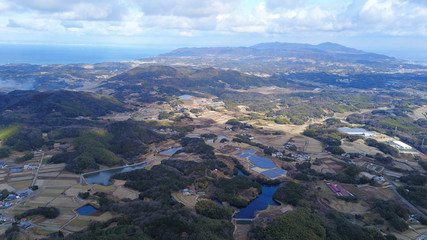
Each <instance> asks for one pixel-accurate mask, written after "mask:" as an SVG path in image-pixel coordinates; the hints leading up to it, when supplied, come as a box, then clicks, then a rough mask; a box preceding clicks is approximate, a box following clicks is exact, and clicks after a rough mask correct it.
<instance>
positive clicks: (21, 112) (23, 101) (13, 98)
mask: <svg viewBox="0 0 427 240" xmlns="http://www.w3.org/2000/svg"><path fill="white" fill-rule="evenodd" d="M124 110H125V108H124V107H123V104H122V103H121V102H120V101H118V100H116V99H114V98H112V97H109V96H104V95H99V94H95V93H89V92H77V91H65V90H59V91H46V92H38V91H13V92H10V93H8V94H0V114H1V115H4V113H5V112H9V114H7V116H9V117H10V116H13V115H14V114H10V112H12V113H15V114H16V115H17V116H19V118H18V119H16V121H20V120H23V119H34V120H35V118H38V119H44V118H46V117H55V118H61V117H68V118H73V117H78V116H85V117H99V116H103V115H106V114H108V113H111V112H122V111H124ZM3 120H5V119H3Z"/></svg>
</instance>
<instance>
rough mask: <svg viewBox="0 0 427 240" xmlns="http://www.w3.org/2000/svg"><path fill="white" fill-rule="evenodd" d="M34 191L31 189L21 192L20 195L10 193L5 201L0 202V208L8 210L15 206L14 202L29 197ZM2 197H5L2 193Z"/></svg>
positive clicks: (0, 195)
mask: <svg viewBox="0 0 427 240" xmlns="http://www.w3.org/2000/svg"><path fill="white" fill-rule="evenodd" d="M32 192H33V191H32V190H31V189H28V190H25V191H21V192H18V193H16V194H15V193H10V194H9V195H8V196H7V197H6V198H4V199H3V201H2V202H0V208H8V207H10V206H12V205H13V202H12V201H14V200H17V199H20V198H24V197H27V196H28V195H30V194H31V193H32ZM0 197H3V195H2V194H1V193H0Z"/></svg>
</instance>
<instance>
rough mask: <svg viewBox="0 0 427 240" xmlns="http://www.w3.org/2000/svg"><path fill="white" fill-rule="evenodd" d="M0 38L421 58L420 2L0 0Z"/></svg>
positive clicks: (426, 56)
mask: <svg viewBox="0 0 427 240" xmlns="http://www.w3.org/2000/svg"><path fill="white" fill-rule="evenodd" d="M0 36H1V39H0V43H13V44H46V45H63V44H64V45H95V46H132V47H144V48H158V49H175V48H178V47H204V46H212V47H214V46H250V45H253V44H257V43H260V42H273V41H279V42H298V43H311V44H319V43H322V42H335V43H339V44H343V45H345V46H349V47H354V48H358V49H362V50H365V51H371V52H376V53H383V54H387V55H391V56H395V57H399V58H404V59H410V60H425V61H427V44H426V43H427V0H0Z"/></svg>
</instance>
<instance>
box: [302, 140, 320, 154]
mask: <svg viewBox="0 0 427 240" xmlns="http://www.w3.org/2000/svg"><path fill="white" fill-rule="evenodd" d="M305 138H306V139H307V147H306V148H305V152H306V153H322V152H323V147H322V143H321V142H320V141H318V140H316V139H313V138H308V137H305Z"/></svg>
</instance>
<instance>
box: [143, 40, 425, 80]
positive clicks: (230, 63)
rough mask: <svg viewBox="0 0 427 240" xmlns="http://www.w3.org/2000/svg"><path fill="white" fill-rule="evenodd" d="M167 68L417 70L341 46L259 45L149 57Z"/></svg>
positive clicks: (170, 53) (400, 61) (285, 70)
mask: <svg viewBox="0 0 427 240" xmlns="http://www.w3.org/2000/svg"><path fill="white" fill-rule="evenodd" d="M150 60H151V62H154V63H159V64H164V65H185V66H189V65H190V66H196V67H219V68H229V69H235V70H241V71H247V72H263V73H278V72H279V73H280V72H288V71H294V72H318V71H320V72H337V71H339V72H342V71H344V72H346V73H348V72H350V73H354V72H372V71H376V72H378V71H380V72H390V71H395V70H396V69H401V68H402V67H403V68H411V69H414V68H418V67H420V66H418V65H411V64H408V63H407V62H406V61H403V60H398V59H395V58H393V57H389V56H386V55H381V54H376V53H369V52H364V51H361V50H357V49H354V48H349V47H346V46H342V45H340V44H336V43H331V42H325V43H321V44H318V45H311V44H300V43H281V42H271V43H260V44H256V45H253V46H250V47H202V48H179V49H176V50H174V51H172V52H169V53H166V54H162V55H159V56H158V57H153V58H150Z"/></svg>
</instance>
